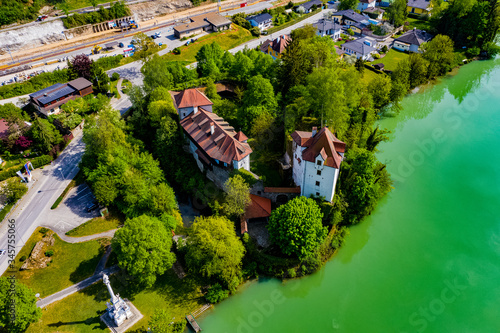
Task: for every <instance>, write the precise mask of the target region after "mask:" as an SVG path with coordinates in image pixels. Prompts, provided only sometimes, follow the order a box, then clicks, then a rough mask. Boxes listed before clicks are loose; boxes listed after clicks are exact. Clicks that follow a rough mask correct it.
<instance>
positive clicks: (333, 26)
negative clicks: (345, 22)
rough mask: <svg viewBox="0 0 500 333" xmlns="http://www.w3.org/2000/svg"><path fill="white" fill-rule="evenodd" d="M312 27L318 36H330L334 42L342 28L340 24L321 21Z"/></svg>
mask: <svg viewBox="0 0 500 333" xmlns="http://www.w3.org/2000/svg"><path fill="white" fill-rule="evenodd" d="M313 27H315V28H316V29H317V32H316V33H317V35H318V36H321V37H323V36H332V38H333V39H334V40H337V39H339V38H340V33H341V31H342V27H341V26H340V24H338V23H335V22H333V21H332V20H326V19H321V20H319V21H318V22H316V23H314V24H313Z"/></svg>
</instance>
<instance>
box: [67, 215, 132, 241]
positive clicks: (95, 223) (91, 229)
mask: <svg viewBox="0 0 500 333" xmlns="http://www.w3.org/2000/svg"><path fill="white" fill-rule="evenodd" d="M121 225H123V221H121V220H120V219H119V218H117V217H114V216H108V217H106V218H105V219H103V218H102V217H96V218H93V219H92V220H89V221H87V222H85V223H84V224H81V225H79V226H78V227H76V228H75V229H71V230H70V231H68V232H67V233H66V235H68V236H71V237H83V236H90V235H95V234H100V233H101V232H105V231H108V230H113V229H117V228H119V227H120V226H121Z"/></svg>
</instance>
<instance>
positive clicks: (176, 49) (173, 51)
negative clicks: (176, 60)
mask: <svg viewBox="0 0 500 333" xmlns="http://www.w3.org/2000/svg"><path fill="white" fill-rule="evenodd" d="M172 53H173V54H181V49H180V48H178V47H176V48H175V49H173V50H172Z"/></svg>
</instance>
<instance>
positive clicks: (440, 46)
mask: <svg viewBox="0 0 500 333" xmlns="http://www.w3.org/2000/svg"><path fill="white" fill-rule="evenodd" d="M423 48H424V50H425V52H424V59H426V60H427V61H428V62H429V68H428V70H427V76H428V77H430V78H433V77H436V76H438V75H443V74H445V73H447V72H448V71H450V70H451V68H452V66H453V64H454V62H455V54H454V53H453V41H452V40H451V39H450V37H448V36H445V35H437V36H436V37H434V38H433V39H432V40H431V41H430V42H428V43H426V44H424V47H423Z"/></svg>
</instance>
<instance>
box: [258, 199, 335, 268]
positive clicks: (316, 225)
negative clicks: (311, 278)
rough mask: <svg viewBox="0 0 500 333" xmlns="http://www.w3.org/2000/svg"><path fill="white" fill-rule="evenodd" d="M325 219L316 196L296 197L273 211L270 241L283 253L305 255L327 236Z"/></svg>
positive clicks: (303, 256)
mask: <svg viewBox="0 0 500 333" xmlns="http://www.w3.org/2000/svg"><path fill="white" fill-rule="evenodd" d="M322 218H323V213H321V210H320V208H319V207H318V204H316V202H315V201H314V200H313V199H310V198H306V197H297V198H295V199H293V200H291V201H289V202H288V203H286V204H284V205H281V206H279V207H278V208H277V209H275V210H274V211H273V212H272V214H271V218H270V219H269V224H268V225H267V229H268V230H269V236H270V238H271V241H272V242H273V243H274V244H276V245H277V246H278V247H279V248H280V249H281V251H282V252H283V253H284V254H286V255H289V256H296V257H299V258H306V257H308V256H309V255H311V254H312V253H314V251H316V250H317V249H318V248H319V246H320V244H321V242H322V241H323V240H324V239H325V237H326V234H327V230H326V228H325V227H323V224H322V222H321V219H322Z"/></svg>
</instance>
